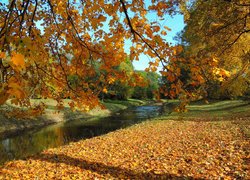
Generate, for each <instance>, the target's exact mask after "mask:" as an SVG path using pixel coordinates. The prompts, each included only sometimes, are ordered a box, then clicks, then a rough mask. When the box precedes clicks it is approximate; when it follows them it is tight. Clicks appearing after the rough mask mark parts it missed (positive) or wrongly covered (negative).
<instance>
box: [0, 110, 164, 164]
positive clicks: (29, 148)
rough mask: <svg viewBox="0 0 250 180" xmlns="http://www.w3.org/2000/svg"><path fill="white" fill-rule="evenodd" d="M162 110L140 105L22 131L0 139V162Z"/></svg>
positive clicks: (24, 155) (152, 116) (104, 132)
mask: <svg viewBox="0 0 250 180" xmlns="http://www.w3.org/2000/svg"><path fill="white" fill-rule="evenodd" d="M160 114H161V106H154V105H152V106H149V105H148V106H138V107H133V108H129V109H126V110H123V111H120V112H118V113H115V114H114V115H112V116H109V117H104V118H90V119H88V120H86V119H83V120H81V119H78V120H72V121H66V122H61V123H57V124H54V125H50V126H47V127H44V128H41V129H39V130H36V131H34V130H33V131H32V130H31V131H26V132H22V133H20V134H18V135H16V136H14V137H10V138H6V139H3V140H0V164H3V163H4V162H7V161H10V160H14V159H23V158H25V157H28V156H31V155H34V154H37V153H40V152H41V151H43V150H45V149H48V148H53V147H58V146H62V145H65V144H68V143H69V142H73V141H78V140H81V139H87V138H91V137H95V136H99V135H102V134H106V133H108V132H111V131H114V130H117V129H121V128H125V127H128V126H131V125H133V124H136V123H140V122H142V121H144V120H148V119H150V118H154V117H157V116H159V115H160Z"/></svg>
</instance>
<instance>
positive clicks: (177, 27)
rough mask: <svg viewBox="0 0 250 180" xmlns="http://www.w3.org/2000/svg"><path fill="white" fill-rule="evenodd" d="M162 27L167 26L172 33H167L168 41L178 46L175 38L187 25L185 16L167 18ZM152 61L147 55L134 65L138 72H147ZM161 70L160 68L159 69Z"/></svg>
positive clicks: (142, 56) (178, 15)
mask: <svg viewBox="0 0 250 180" xmlns="http://www.w3.org/2000/svg"><path fill="white" fill-rule="evenodd" d="M162 26H167V27H169V28H170V29H171V31H168V32H167V36H166V41H167V42H169V43H172V44H176V42H175V41H174V40H173V38H174V37H175V36H176V33H178V32H180V31H181V30H182V29H183V28H184V26H185V24H184V17H183V15H180V14H177V15H174V16H173V17H170V16H167V17H166V18H165V20H164V22H163V23H162ZM150 61H151V59H150V58H149V57H147V56H146V55H141V56H140V60H139V61H134V62H133V65H134V67H135V69H136V70H145V68H147V67H148V63H149V62H150ZM159 69H160V67H159Z"/></svg>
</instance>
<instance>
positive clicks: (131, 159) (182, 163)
mask: <svg viewBox="0 0 250 180" xmlns="http://www.w3.org/2000/svg"><path fill="white" fill-rule="evenodd" d="M189 109H190V111H189V112H187V113H182V114H177V113H171V114H170V116H167V114H166V115H163V116H162V117H160V118H158V119H157V120H151V121H146V122H143V123H140V124H137V125H134V126H132V127H129V128H126V129H121V130H118V131H115V132H111V133H109V134H106V135H103V136H99V137H95V138H91V139H87V140H81V141H79V142H74V143H70V144H69V145H66V146H62V147H59V148H54V149H49V150H46V151H44V152H43V153H41V154H39V155H35V156H33V157H30V158H28V159H26V160H18V161H12V162H8V163H6V164H5V165H4V166H2V167H1V168H0V179H1V178H2V179H20V178H21V179H22V178H23V179H220V178H222V179H249V178H250V171H249V170H250V169H249V163H250V161H249V160H250V159H249V157H250V156H249V155H250V141H249V138H247V136H246V134H245V133H244V131H242V125H243V124H244V123H245V127H246V129H248V130H249V121H250V118H249V110H250V106H249V103H247V102H243V101H222V102H212V103H210V104H206V105H202V103H200V102H199V103H193V104H191V105H190V106H189ZM241 121H242V122H244V123H243V124H242V123H241Z"/></svg>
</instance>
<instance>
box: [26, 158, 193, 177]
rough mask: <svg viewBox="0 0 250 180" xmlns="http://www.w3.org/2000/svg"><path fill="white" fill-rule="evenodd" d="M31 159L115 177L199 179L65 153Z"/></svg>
mask: <svg viewBox="0 0 250 180" xmlns="http://www.w3.org/2000/svg"><path fill="white" fill-rule="evenodd" d="M31 159H35V160H41V161H46V162H50V163H55V164H57V163H64V164H66V165H70V166H75V167H79V168H81V169H83V170H88V171H92V172H93V173H98V174H101V175H107V174H108V175H110V176H112V177H114V178H119V177H121V176H122V177H124V178H125V179H147V180H148V179H177V180H181V179H197V178H193V177H190V176H177V175H174V174H154V173H153V172H140V171H139V172H136V171H134V170H130V169H124V168H121V167H116V166H109V165H105V164H103V163H100V162H90V161H87V160H84V159H77V158H73V157H70V156H67V155H63V154H40V155H39V156H34V157H32V158H31ZM58 173H59V172H58ZM197 180H198V179H197Z"/></svg>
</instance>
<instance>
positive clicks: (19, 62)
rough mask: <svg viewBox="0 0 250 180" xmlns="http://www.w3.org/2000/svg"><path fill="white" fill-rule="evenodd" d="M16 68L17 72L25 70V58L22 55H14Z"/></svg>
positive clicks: (12, 59)
mask: <svg viewBox="0 0 250 180" xmlns="http://www.w3.org/2000/svg"><path fill="white" fill-rule="evenodd" d="M11 61H12V63H13V64H14V66H15V67H14V68H15V69H17V70H22V69H25V62H24V56H23V55H22V54H16V53H15V54H14V55H13V56H12V58H11Z"/></svg>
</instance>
